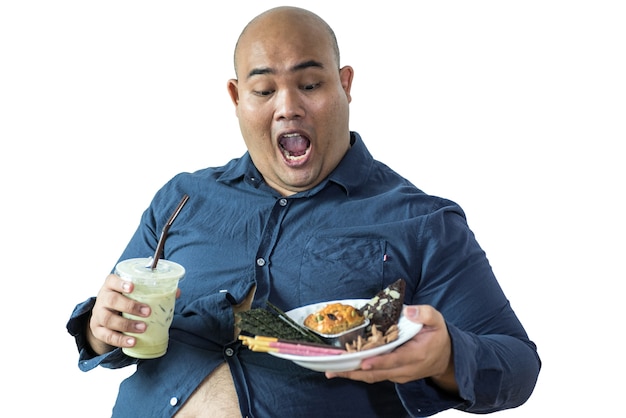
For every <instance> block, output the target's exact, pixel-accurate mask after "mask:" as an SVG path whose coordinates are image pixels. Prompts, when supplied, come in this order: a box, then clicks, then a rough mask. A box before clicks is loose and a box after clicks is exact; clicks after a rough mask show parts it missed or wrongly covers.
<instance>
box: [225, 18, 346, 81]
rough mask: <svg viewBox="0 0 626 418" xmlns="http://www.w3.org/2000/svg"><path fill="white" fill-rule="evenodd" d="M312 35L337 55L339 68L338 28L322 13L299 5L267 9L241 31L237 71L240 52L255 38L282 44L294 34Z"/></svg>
mask: <svg viewBox="0 0 626 418" xmlns="http://www.w3.org/2000/svg"><path fill="white" fill-rule="evenodd" d="M295 34H298V35H303V36H306V37H310V39H311V37H312V39H315V40H316V42H320V43H326V45H327V46H328V48H330V49H331V50H332V53H333V55H334V57H335V61H336V62H335V64H336V67H337V68H339V46H338V44H337V38H336V36H335V32H333V30H332V28H331V27H330V26H329V25H328V23H326V22H325V21H324V20H323V19H322V18H321V17H319V16H318V15H316V14H315V13H313V12H310V11H308V10H305V9H301V8H298V7H290V6H282V7H276V8H273V9H270V10H267V11H265V12H263V13H261V14H260V15H258V16H257V17H255V18H254V19H252V20H251V21H250V22H249V23H248V24H247V25H246V27H245V28H244V29H243V31H242V32H241V35H239V39H238V40H237V44H236V46H235V53H234V64H235V74H237V77H239V74H238V62H239V59H240V58H239V54H240V53H241V51H242V50H246V49H247V47H248V46H249V45H250V43H252V42H256V41H260V42H267V41H273V42H277V44H278V45H282V44H284V43H286V42H288V41H290V40H292V41H293V39H294V35H295Z"/></svg>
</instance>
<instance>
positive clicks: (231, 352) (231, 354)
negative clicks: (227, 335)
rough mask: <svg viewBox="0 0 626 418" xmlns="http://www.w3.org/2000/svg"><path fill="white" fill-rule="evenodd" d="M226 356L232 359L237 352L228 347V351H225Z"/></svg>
mask: <svg viewBox="0 0 626 418" xmlns="http://www.w3.org/2000/svg"><path fill="white" fill-rule="evenodd" d="M224 354H226V355H227V356H228V357H232V356H233V354H235V350H233V349H232V348H230V347H228V348H227V349H226V350H224Z"/></svg>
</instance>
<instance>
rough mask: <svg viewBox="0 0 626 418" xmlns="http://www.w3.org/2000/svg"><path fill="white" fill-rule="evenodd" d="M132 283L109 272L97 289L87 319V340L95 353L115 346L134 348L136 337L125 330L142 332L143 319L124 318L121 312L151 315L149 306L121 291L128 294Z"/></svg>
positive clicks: (105, 351)
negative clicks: (93, 303)
mask: <svg viewBox="0 0 626 418" xmlns="http://www.w3.org/2000/svg"><path fill="white" fill-rule="evenodd" d="M132 291H133V283H131V282H128V281H125V280H122V279H121V278H120V277H119V276H117V275H115V274H109V275H108V276H107V278H106V280H105V281H104V285H103V286H102V288H100V291H99V292H98V295H97V297H96V303H95V305H94V307H93V310H92V312H91V318H90V319H89V329H88V330H87V341H88V342H89V345H90V346H91V349H92V350H93V351H94V352H95V353H96V354H99V355H100V354H104V353H107V352H109V351H111V350H113V349H114V348H115V347H133V346H134V345H135V343H136V339H135V338H133V337H132V336H129V335H125V334H124V332H132V333H142V332H144V331H145V330H146V326H147V325H146V323H145V322H144V321H137V320H132V319H127V318H124V317H123V316H122V312H124V313H129V314H132V315H136V316H139V317H142V318H147V317H148V316H150V306H148V305H146V304H145V303H140V302H137V301H135V300H132V299H130V298H128V297H126V296H124V295H123V294H122V293H131V292H132Z"/></svg>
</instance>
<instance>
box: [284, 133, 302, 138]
mask: <svg viewBox="0 0 626 418" xmlns="http://www.w3.org/2000/svg"><path fill="white" fill-rule="evenodd" d="M294 136H300V134H285V135H283V138H293V137H294Z"/></svg>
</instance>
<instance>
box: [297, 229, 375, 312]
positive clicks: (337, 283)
mask: <svg viewBox="0 0 626 418" xmlns="http://www.w3.org/2000/svg"><path fill="white" fill-rule="evenodd" d="M385 245H386V243H385V240H382V239H372V238H359V237H312V238H311V239H310V240H309V241H308V243H307V244H306V246H305V248H304V254H303V257H302V265H301V267H300V292H301V293H300V298H301V301H302V302H303V303H307V302H312V301H313V302H315V301H323V300H337V299H361V298H367V299H369V298H370V297H371V295H372V294H374V293H376V291H378V289H380V288H381V284H382V283H383V257H384V255H385Z"/></svg>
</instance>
